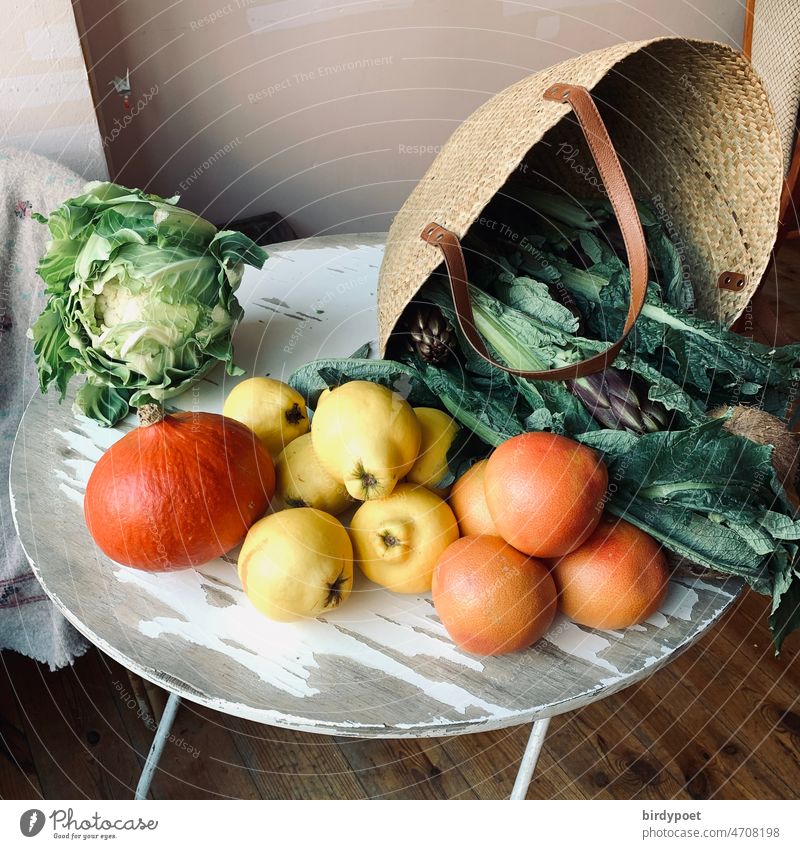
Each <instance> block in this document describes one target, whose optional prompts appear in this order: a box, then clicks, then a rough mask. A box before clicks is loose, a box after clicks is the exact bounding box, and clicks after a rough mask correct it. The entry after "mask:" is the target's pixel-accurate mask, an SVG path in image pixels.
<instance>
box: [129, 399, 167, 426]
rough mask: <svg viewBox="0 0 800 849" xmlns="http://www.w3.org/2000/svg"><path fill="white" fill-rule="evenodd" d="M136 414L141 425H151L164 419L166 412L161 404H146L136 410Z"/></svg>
mask: <svg viewBox="0 0 800 849" xmlns="http://www.w3.org/2000/svg"><path fill="white" fill-rule="evenodd" d="M136 415H137V416H138V418H139V427H149V426H150V425H152V424H155V423H156V422H160V421H163V419H164V416H165V415H166V414H165V413H164V408H163V407H162V406H161V405H160V404H144V405H142V406H141V407H139V409H138V410H137V411H136Z"/></svg>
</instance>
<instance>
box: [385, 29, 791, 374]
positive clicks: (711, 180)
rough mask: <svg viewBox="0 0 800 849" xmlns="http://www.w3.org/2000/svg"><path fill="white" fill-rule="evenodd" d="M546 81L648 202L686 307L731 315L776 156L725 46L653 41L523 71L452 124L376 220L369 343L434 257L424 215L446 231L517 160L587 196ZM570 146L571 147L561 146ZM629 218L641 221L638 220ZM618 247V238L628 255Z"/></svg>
mask: <svg viewBox="0 0 800 849" xmlns="http://www.w3.org/2000/svg"><path fill="white" fill-rule="evenodd" d="M556 84H562V85H566V86H574V87H584V88H585V89H587V90H588V92H590V93H591V98H589V100H590V101H591V100H593V101H594V105H595V106H596V108H597V110H599V113H600V118H601V119H602V124H605V128H606V129H607V131H608V136H609V137H610V139H611V142H612V145H613V148H614V149H615V150H616V154H617V157H618V159H619V163H621V165H622V170H623V171H624V177H625V178H627V182H628V184H629V186H630V192H632V194H633V196H634V197H635V198H637V199H640V200H643V201H646V202H649V203H650V204H651V206H652V207H653V208H654V209H655V210H656V212H657V214H658V215H659V216H660V217H662V219H663V220H664V223H665V226H667V227H668V229H669V231H670V234H671V236H672V237H673V239H674V240H675V242H676V246H677V247H678V250H679V253H680V254H681V258H682V260H683V264H684V269H685V270H686V271H688V273H689V274H690V279H691V281H692V283H693V285H694V289H695V295H696V301H697V308H698V312H699V313H700V314H702V315H703V316H705V317H708V318H716V319H719V320H721V321H723V322H726V323H728V324H730V323H732V322H733V321H734V320H735V318H736V317H737V316H738V315H739V314H740V313H741V312H742V311H743V310H744V308H745V306H746V305H747V302H748V301H749V299H750V297H751V295H752V294H753V292H754V290H755V288H756V286H757V285H758V282H759V280H760V278H761V276H762V274H763V272H764V270H765V268H766V266H767V262H768V260H769V256H770V251H771V249H772V245H773V241H774V238H775V232H776V226H777V221H778V209H779V202H780V193H781V185H782V179H783V154H782V150H781V139H780V134H779V131H778V128H777V126H776V123H775V118H774V115H773V112H772V109H771V107H770V104H769V101H768V99H767V95H766V93H765V91H764V88H763V86H762V84H761V82H760V81H759V79H758V78H757V77H756V75H755V73H754V72H753V70H752V68H751V66H750V64H749V63H748V62H747V60H746V59H745V58H744V57H742V56H741V54H739V53H738V52H736V51H734V50H732V49H731V48H729V47H727V46H725V45H722V44H717V43H714V42H707V41H696V40H684V39H677V38H664V39H654V40H648V41H640V42H632V43H625V44H619V45H617V46H615V47H610V48H607V49H604V50H598V51H595V52H594V53H589V54H586V55H583V56H578V57H575V58H573V59H570V60H568V61H566V62H562V63H561V64H559V65H555V66H554V67H552V68H549V69H547V70H545V71H542V72H541V73H538V74H534V75H533V76H530V77H527V78H525V79H522V80H520V81H519V82H517V83H515V84H514V85H512V86H510V87H509V88H507V89H505V90H504V91H502V92H500V93H499V94H497V95H496V96H494V97H492V98H491V99H490V100H489V101H487V102H486V103H484V104H483V105H482V106H481V107H480V108H479V109H477V110H476V111H475V112H474V113H473V114H472V115H471V116H470V117H469V118H467V120H466V121H464V123H463V124H461V126H460V127H459V128H458V129H457V130H456V131H455V133H453V135H452V136H451V138H450V139H449V141H448V142H447V144H445V146H444V148H443V149H442V151H441V152H440V153H439V155H438V156H437V158H436V160H435V161H434V162H433V164H432V165H431V166H430V168H429V169H428V171H427V173H426V174H425V176H424V177H423V178H422V179H421V180H420V182H419V184H418V185H417V186H416V187H415V189H414V191H413V192H412V193H411V195H410V196H409V198H408V200H407V201H406V202H405V204H403V207H402V208H401V209H400V211H399V212H398V213H397V216H396V217H395V219H394V222H393V223H392V226H391V229H390V230H389V236H388V240H387V243H386V252H385V255H384V259H383V264H382V266H381V270H380V279H379V287H378V322H379V341H380V346H381V351H382V352H385V350H386V344H387V342H388V340H389V337H390V336H391V334H392V332H393V331H394V330H395V328H396V325H397V322H398V320H399V318H400V316H401V315H402V313H403V310H404V308H405V307H406V305H407V304H408V303H409V302H410V301H411V300H412V299H413V297H414V295H415V294H416V293H417V291H418V290H419V289H420V287H421V286H422V285H423V284H424V283H425V282H426V281H427V279H428V278H429V276H430V275H431V273H432V272H433V271H434V270H436V268H437V267H438V266H439V265H440V264H441V262H442V251H440V250H439V248H438V247H437V246H436V245H435V244H432V243H429V241H430V240H428V241H424V240H423V238H422V234H423V231H424V230H425V228H426V227H428V226H430V225H431V222H435V223H436V224H438V225H441V227H442V228H446V230H448V231H451V232H452V234H454V238H455V237H457V239H455V240H456V242H457V240H458V239H461V238H463V237H464V235H465V234H466V233H467V232H468V230H469V229H470V227H471V226H472V225H473V223H475V222H476V220H477V219H478V218H479V216H480V214H481V212H482V210H483V209H484V208H485V207H486V206H487V204H488V203H489V202H490V201H491V200H492V198H493V197H494V196H495V195H496V194H497V193H499V192H502V191H503V187H504V185H505V184H506V183H507V181H511V180H514V179H515V176H516V175H518V174H520V173H521V172H522V171H524V172H525V178H526V180H527V181H528V182H530V180H531V174H533V175H535V180H536V181H538V182H540V184H541V188H543V189H545V190H548V189H549V190H550V191H553V190H554V188H556V189H563V190H566V191H567V192H568V193H569V194H571V195H573V196H574V197H576V198H585V197H591V196H593V195H594V196H598V192H599V190H598V188H597V187H596V186H597V180H596V179H595V181H594V183H593V181H591V180H587V178H586V171H587V170H588V169H591V168H592V167H593V165H594V163H593V161H592V153H595V155H596V151H594V150H590V148H591V145H589V144H587V140H590V136H589V134H587V135H586V136H584V133H583V132H582V131H581V126H580V125H579V124H582V123H583V122H582V121H580V114H579V110H578V108H577V105H575V104H571V102H569V101H568V100H567V99H566V95H565V99H564V100H558V99H553V98H552V96H550V97H548V96H547V95H548V94H550V95H552V91H554V90H555V91H556V93H557V92H558V89H557V86H556ZM573 108H574V112H573ZM576 116H577V117H578V119H579V120H578V121H576V120H575V117H576ZM601 128H602V125H601ZM604 135H605V133H604ZM565 145H569V146H570V147H565ZM575 149H577V151H578V156H577V157H576V156H575V155H573V156H572V157H567V156H565V155H563V151H567V150H568V151H571V152H572V151H573V150H575ZM560 152H561V153H560ZM596 162H597V165H602V162H600V161H597V160H596ZM576 164H579V165H580V166H582V167H580V168H579V167H576ZM598 170H599V171H602V168H599V169H596V170H595V171H594V173H595V175H596V174H597V171H598ZM620 176H621V175H620ZM622 182H623V184H624V182H625V180H624V179H623V180H622ZM625 188H626V190H627V187H625ZM630 192H629V193H628V195H630ZM609 194H611V191H610V190H609ZM612 200H613V197H612ZM634 217H635V216H634ZM635 218H636V217H635ZM635 227H636V228H638V229H639V232H641V230H640V227H639V225H638V218H636V224H635ZM429 232H430V231H429ZM630 253H631V251H630V246H629V259H630ZM645 265H646V263H645ZM632 267H633V266H632ZM449 268H450V263H448V269H449ZM632 278H633V274H632ZM470 313H471V309H470ZM633 320H635V314H634V315H633ZM595 370H597V369H595Z"/></svg>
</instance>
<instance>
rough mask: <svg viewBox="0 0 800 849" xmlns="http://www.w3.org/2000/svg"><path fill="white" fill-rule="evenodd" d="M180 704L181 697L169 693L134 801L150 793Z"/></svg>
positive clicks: (144, 797)
mask: <svg viewBox="0 0 800 849" xmlns="http://www.w3.org/2000/svg"><path fill="white" fill-rule="evenodd" d="M180 704H181V697H180V696H177V695H175V693H170V696H169V699H167V703H166V705H165V706H164V713H163V714H162V715H161V722H159V723H158V728H156V734H155V737H153V744H152V745H151V746H150V751H149V752H148V754H147V760H146V761H145V762H144V768H143V769H142V774H141V777H140V778H139V783H138V784H137V785H136V795H135V796H134V797H133V798H134V799H146V798H147V794H148V793H149V792H150V785H151V783H152V781H153V773H154V772H155V771H156V767H157V766H158V762H159V761H160V760H161V753H162V752H163V751H164V745H165V743H166V742H167V737H169V732H170V729H171V728H172V723H173V722H174V721H175V714H176V713H177V712H178V708H179V707H180Z"/></svg>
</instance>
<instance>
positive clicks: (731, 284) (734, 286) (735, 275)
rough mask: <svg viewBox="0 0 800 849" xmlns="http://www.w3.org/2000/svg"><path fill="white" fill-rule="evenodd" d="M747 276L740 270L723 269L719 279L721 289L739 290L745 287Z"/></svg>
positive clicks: (718, 284)
mask: <svg viewBox="0 0 800 849" xmlns="http://www.w3.org/2000/svg"><path fill="white" fill-rule="evenodd" d="M745 283H747V277H746V276H745V275H744V274H740V273H739V272H738V271H723V272H722V274H720V276H719V279H718V280H717V287H718V288H719V289H727V290H728V291H729V292H738V291H740V290H741V289H744V286H745Z"/></svg>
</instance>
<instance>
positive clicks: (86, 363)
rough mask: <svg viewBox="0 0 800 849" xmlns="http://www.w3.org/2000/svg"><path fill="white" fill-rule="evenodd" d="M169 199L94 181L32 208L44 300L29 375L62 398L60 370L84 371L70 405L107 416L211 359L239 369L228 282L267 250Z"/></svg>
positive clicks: (185, 381) (65, 377)
mask: <svg viewBox="0 0 800 849" xmlns="http://www.w3.org/2000/svg"><path fill="white" fill-rule="evenodd" d="M177 200H178V199H177V197H175V198H169V199H166V198H160V197H158V196H157V195H149V194H145V193H144V192H142V191H139V190H138V189H126V188H124V187H123V186H118V185H116V184H114V183H99V182H95V183H89V184H88V185H87V186H86V187H85V189H84V194H82V195H80V196H79V197H75V198H71V199H70V200H67V201H66V202H64V203H63V204H62V205H61V206H60V207H59V208H58V209H56V210H55V212H53V213H52V214H51V215H50V217H49V218H44V217H43V216H41V215H36V216H35V217H36V219H37V220H38V221H41V222H42V223H45V224H47V226H48V228H49V230H50V234H51V236H52V241H50V242H49V243H48V245H47V251H46V252H45V254H44V256H43V257H42V258H41V260H40V262H39V265H38V267H37V272H38V273H39V276H40V277H41V278H42V279H43V280H44V282H45V284H46V292H47V304H46V306H45V308H44V311H43V312H42V314H41V315H40V316H39V318H38V319H37V321H36V323H35V324H34V325H33V327H32V328H31V330H30V331H29V335H30V336H31V338H32V339H33V343H34V353H35V356H36V365H37V368H38V371H39V384H40V386H41V389H42V392H46V391H47V388H48V386H49V385H50V384H51V383H55V384H56V386H57V387H58V389H59V390H60V392H61V397H62V399H63V397H64V394H65V392H66V388H67V384H68V383H69V381H70V379H71V378H72V377H73V376H74V375H76V374H84V375H86V377H87V380H86V382H85V383H84V385H83V386H82V387H81V388H80V390H79V391H78V393H77V397H76V401H75V409H76V412H78V413H82V414H83V415H86V416H89V417H90V418H92V419H95V420H97V421H98V422H100V423H101V424H103V425H106V426H110V425H113V424H115V423H116V422H118V421H119V420H120V419H121V418H123V417H124V416H125V415H126V414H127V412H128V410H129V408H130V407H139V406H141V405H142V404H144V403H147V402H149V401H155V402H159V403H161V402H163V401H165V400H166V399H168V398H172V397H173V396H175V395H178V394H179V393H181V392H183V391H184V390H186V389H187V388H188V387H189V386H190V385H191V384H192V383H194V382H195V381H197V380H199V379H200V378H201V377H202V376H203V375H204V374H205V373H206V372H208V371H209V370H210V369H211V368H212V367H213V366H214V365H215V364H216V363H217V362H219V361H222V362H224V363H225V364H226V367H227V370H228V373H229V374H241V373H242V372H241V369H237V368H236V366H234V364H233V348H232V345H231V335H232V333H233V329H234V327H235V325H236V323H237V321H238V320H239V319H240V318H241V316H242V308H241V306H240V305H239V302H238V301H237V300H236V297H235V295H234V292H235V291H236V289H237V287H238V285H239V282H240V280H241V279H242V273H243V271H244V266H245V265H246V264H247V265H252V266H254V267H255V268H261V267H262V266H263V265H264V262H265V260H266V259H267V254H266V252H265V251H264V250H263V249H262V248H260V247H259V246H258V245H256V244H255V242H253V241H252V240H251V239H249V238H248V237H247V236H245V235H244V234H242V233H237V232H235V231H231V230H224V231H218V230H217V228H216V227H214V225H213V224H211V223H209V222H208V221H206V220H205V219H203V218H200V217H198V216H197V215H195V214H194V213H192V212H189V211H188V210H185V209H180V208H179V207H177V206H175V203H176V202H177Z"/></svg>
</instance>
